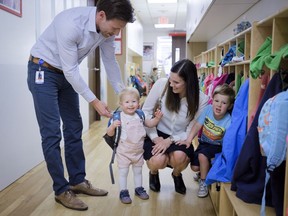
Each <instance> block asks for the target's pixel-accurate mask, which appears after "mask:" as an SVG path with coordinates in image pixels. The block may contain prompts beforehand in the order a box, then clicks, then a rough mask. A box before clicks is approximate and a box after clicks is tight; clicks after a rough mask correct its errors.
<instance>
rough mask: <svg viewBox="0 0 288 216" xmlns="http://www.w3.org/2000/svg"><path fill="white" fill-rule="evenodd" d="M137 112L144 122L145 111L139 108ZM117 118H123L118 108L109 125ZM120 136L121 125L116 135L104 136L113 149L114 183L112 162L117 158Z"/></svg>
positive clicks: (111, 173) (112, 180) (111, 174)
mask: <svg viewBox="0 0 288 216" xmlns="http://www.w3.org/2000/svg"><path fill="white" fill-rule="evenodd" d="M136 113H137V114H138V116H139V118H140V119H141V120H142V122H143V123H144V121H145V114H144V112H143V111H142V110H141V109H137V110H136ZM115 120H119V121H120V120H121V110H119V109H118V108H117V109H116V110H115V111H114V112H113V116H112V117H111V118H110V119H109V121H108V127H109V126H110V125H111V123H112V121H115ZM120 136H121V126H119V127H117V128H116V131H115V134H114V136H109V135H108V134H107V133H105V135H104V136H103V138H104V140H105V141H106V143H107V144H108V145H109V146H110V147H111V149H112V150H113V152H112V157H111V161H110V164H109V169H110V176H111V182H112V184H114V183H115V180H114V175H113V169H112V164H113V163H114V158H115V154H116V148H117V146H118V143H119V140H120Z"/></svg>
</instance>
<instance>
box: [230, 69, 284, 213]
mask: <svg viewBox="0 0 288 216" xmlns="http://www.w3.org/2000/svg"><path fill="white" fill-rule="evenodd" d="M281 91H282V80H281V76H280V73H276V74H275V75H274V76H273V77H272V79H271V80H270V82H269V84H268V86H267V89H266V91H265V92H264V95H263V97H262V100H261V102H260V104H259V106H258V109H257V111H256V113H255V117H254V120H253V122H252V124H251V127H250V129H249V131H248V132H247V135H246V137H245V140H244V143H243V146H242V149H241V152H240V154H239V157H238V160H237V162H236V165H235V169H234V172H233V177H232V186H231V189H232V190H234V191H236V196H237V197H238V198H240V199H242V200H243V201H244V202H247V203H255V204H261V202H262V195H263V189H264V184H265V168H266V158H265V157H263V156H262V155H261V152H260V145H259V135H258V130H257V126H258V117H259V113H260V111H261V109H262V106H263V104H264V103H265V102H266V101H267V100H268V99H269V98H271V97H273V96H275V95H276V94H278V93H279V92H281ZM284 175H285V164H284V165H280V167H277V168H276V169H275V171H274V172H273V173H272V174H271V178H270V181H269V182H268V184H267V187H266V205H268V206H274V207H275V210H276V213H277V215H281V212H282V211H283V197H284ZM272 198H273V199H272ZM281 199H282V201H281ZM278 213H279V214H278Z"/></svg>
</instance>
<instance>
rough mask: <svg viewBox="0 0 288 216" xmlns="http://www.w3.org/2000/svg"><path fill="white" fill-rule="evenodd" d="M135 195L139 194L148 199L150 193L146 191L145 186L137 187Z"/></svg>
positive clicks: (141, 197)
mask: <svg viewBox="0 0 288 216" xmlns="http://www.w3.org/2000/svg"><path fill="white" fill-rule="evenodd" d="M135 195H136V196H138V197H139V198H140V199H143V200H147V199H149V195H148V194H147V193H146V191H145V189H144V188H143V187H137V188H135Z"/></svg>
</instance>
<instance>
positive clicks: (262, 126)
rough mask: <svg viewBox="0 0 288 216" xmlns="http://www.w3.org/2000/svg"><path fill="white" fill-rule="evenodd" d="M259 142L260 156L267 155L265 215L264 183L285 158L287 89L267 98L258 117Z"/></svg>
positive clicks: (287, 120) (263, 212)
mask: <svg viewBox="0 0 288 216" xmlns="http://www.w3.org/2000/svg"><path fill="white" fill-rule="evenodd" d="M258 132H259V143H260V150H261V154H262V156H265V157H267V159H266V161H267V168H266V177H265V185H264V192H263V196H262V203H261V216H264V215H265V195H266V185H267V183H268V181H269V179H270V173H271V172H273V170H274V169H275V168H276V167H278V166H279V165H280V164H281V163H282V162H283V161H284V160H285V158H286V151H287V146H286V136H287V134H288V90H286V91H283V92H280V93H278V94H277V95H275V96H274V97H272V98H270V99H268V100H267V101H266V102H265V103H264V105H263V107H262V109H261V111H260V114H259V118H258Z"/></svg>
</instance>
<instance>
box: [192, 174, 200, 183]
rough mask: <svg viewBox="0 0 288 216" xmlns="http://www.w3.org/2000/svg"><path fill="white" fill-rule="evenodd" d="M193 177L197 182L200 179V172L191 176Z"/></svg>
mask: <svg viewBox="0 0 288 216" xmlns="http://www.w3.org/2000/svg"><path fill="white" fill-rule="evenodd" d="M193 179H194V181H196V182H199V181H200V179H201V178H200V172H197V173H196V174H195V176H194V177H193Z"/></svg>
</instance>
